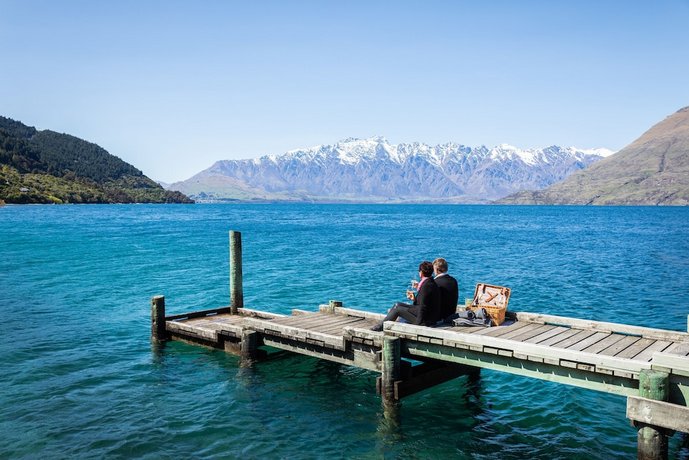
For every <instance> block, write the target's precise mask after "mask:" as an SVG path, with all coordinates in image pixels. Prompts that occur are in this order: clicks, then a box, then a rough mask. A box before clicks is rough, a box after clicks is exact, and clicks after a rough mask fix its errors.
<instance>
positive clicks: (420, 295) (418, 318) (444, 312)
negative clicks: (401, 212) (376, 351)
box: [371, 258, 459, 331]
mask: <svg viewBox="0 0 689 460" xmlns="http://www.w3.org/2000/svg"><path fill="white" fill-rule="evenodd" d="M434 274H435V278H433V275H434ZM419 278H420V279H421V281H419V282H418V284H417V286H416V289H417V293H416V294H414V293H413V292H412V291H407V298H408V299H409V300H412V301H413V303H412V304H406V303H401V302H398V303H396V304H395V305H394V306H393V307H392V308H391V309H390V311H389V312H388V314H387V315H386V316H385V318H384V319H383V321H382V322H381V323H379V324H376V325H375V326H374V327H372V328H371V330H373V331H382V330H383V323H384V322H385V321H396V320H397V318H402V319H403V320H404V321H405V322H407V323H411V324H416V325H423V326H434V325H436V324H437V323H438V322H441V321H443V320H444V319H445V318H447V317H449V316H451V315H453V314H454V313H455V312H456V311H457V298H458V297H459V290H458V288H457V280H456V279H454V278H453V277H452V276H450V275H448V274H447V261H446V260H445V259H440V258H439V259H435V260H434V261H433V263H430V262H427V261H424V262H421V264H420V265H419Z"/></svg>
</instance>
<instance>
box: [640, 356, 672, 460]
mask: <svg viewBox="0 0 689 460" xmlns="http://www.w3.org/2000/svg"><path fill="white" fill-rule="evenodd" d="M669 395H670V387H669V375H668V374H667V373H666V372H660V371H655V370H650V369H644V370H642V371H641V373H640V374H639V396H641V397H643V398H648V399H654V400H657V401H667V400H668V397H669ZM637 449H638V453H637V455H638V458H639V460H642V459H643V460H661V459H662V460H665V459H667V456H668V438H667V435H666V433H665V430H664V429H663V428H660V427H656V426H651V425H646V424H640V425H639V432H638V434H637Z"/></svg>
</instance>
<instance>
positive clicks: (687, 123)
mask: <svg viewBox="0 0 689 460" xmlns="http://www.w3.org/2000/svg"><path fill="white" fill-rule="evenodd" d="M500 202H501V203H505V204H591V205H653V206H655V205H679V206H686V205H689V107H684V108H683V109H680V110H678V111H677V112H675V113H674V114H672V115H670V116H668V117H666V118H665V119H664V120H662V121H660V122H659V123H657V124H655V125H654V126H653V127H651V128H650V129H649V130H648V131H646V132H645V133H644V134H642V135H641V137H639V138H638V139H637V140H635V141H634V142H632V143H631V144H629V145H628V146H626V147H625V148H623V149H622V150H620V151H619V152H617V153H616V154H615V155H614V156H612V157H610V158H606V159H604V160H602V161H600V162H598V163H596V164H594V165H592V166H591V167H590V168H588V169H586V170H584V171H579V172H577V173H575V174H572V175H571V176H570V177H568V178H567V179H565V180H564V181H562V182H560V183H557V184H554V185H553V186H551V187H549V188H547V189H545V190H540V191H529V192H520V193H516V194H514V195H511V196H509V197H506V198H504V199H502V200H500Z"/></svg>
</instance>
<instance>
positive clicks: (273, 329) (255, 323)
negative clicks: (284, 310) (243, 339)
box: [246, 318, 345, 350]
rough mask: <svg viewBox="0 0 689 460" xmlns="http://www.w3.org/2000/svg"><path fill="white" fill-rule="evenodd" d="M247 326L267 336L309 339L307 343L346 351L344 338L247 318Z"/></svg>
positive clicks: (300, 339)
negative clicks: (321, 344) (320, 343)
mask: <svg viewBox="0 0 689 460" xmlns="http://www.w3.org/2000/svg"><path fill="white" fill-rule="evenodd" d="M246 325H247V327H249V328H251V329H253V330H255V331H257V332H262V333H264V334H266V335H271V334H274V335H281V336H283V337H288V338H291V339H293V340H297V341H307V339H308V340H309V341H310V342H307V343H314V341H315V342H322V343H323V346H327V347H331V348H335V349H336V350H344V349H345V341H344V338H343V337H342V336H334V335H329V334H322V333H320V332H315V331H309V330H307V329H301V328H297V327H292V326H285V325H282V324H276V323H275V322H272V321H270V322H269V321H263V320H259V319H253V318H247V319H246Z"/></svg>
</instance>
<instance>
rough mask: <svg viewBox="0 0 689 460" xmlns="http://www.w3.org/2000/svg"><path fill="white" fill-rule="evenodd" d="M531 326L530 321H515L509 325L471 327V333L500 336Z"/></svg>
mask: <svg viewBox="0 0 689 460" xmlns="http://www.w3.org/2000/svg"><path fill="white" fill-rule="evenodd" d="M529 326H532V324H531V323H527V322H522V323H515V324H513V325H511V326H506V327H503V326H493V327H474V328H472V330H471V332H472V333H473V334H479V335H488V336H491V337H500V336H503V335H505V334H511V333H513V332H516V331H518V330H521V329H523V328H525V327H529Z"/></svg>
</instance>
